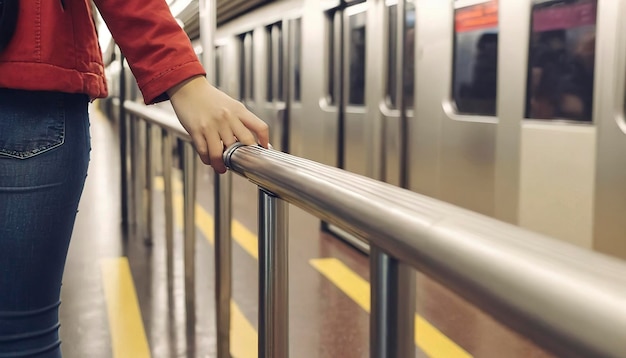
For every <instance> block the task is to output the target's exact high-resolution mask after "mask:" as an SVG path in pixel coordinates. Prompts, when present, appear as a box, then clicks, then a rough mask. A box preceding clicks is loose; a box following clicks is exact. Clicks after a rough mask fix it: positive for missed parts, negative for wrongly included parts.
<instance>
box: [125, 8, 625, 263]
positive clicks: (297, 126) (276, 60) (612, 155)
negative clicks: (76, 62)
mask: <svg viewBox="0 0 626 358" xmlns="http://www.w3.org/2000/svg"><path fill="white" fill-rule="evenodd" d="M624 17H626V2H623V1H612V0H500V1H498V0H456V1H453V0H413V1H411V0H367V1H348V0H341V1H340V0H328V1H319V0H285V1H273V2H268V4H266V5H264V6H260V7H257V8H256V9H254V10H253V11H249V12H246V13H245V14H241V15H240V16H238V17H236V18H235V19H233V20H230V21H227V22H224V23H220V24H219V27H218V31H217V37H216V49H215V53H216V57H215V63H216V73H215V80H216V85H218V86H219V87H220V88H221V89H222V90H224V91H226V92H227V93H229V94H230V95H232V96H235V97H238V98H240V99H241V101H242V102H243V103H245V104H246V105H247V106H248V107H249V108H250V109H251V110H253V111H254V112H255V113H256V114H257V115H259V116H260V117H261V118H263V119H264V120H266V121H267V122H268V123H269V124H270V126H271V131H272V132H271V134H272V140H273V144H274V146H275V147H277V148H278V149H280V150H284V151H289V152H291V153H292V154H295V155H298V156H303V157H306V158H309V159H313V160H316V161H319V162H322V163H326V164H330V165H335V166H338V167H342V168H344V169H346V170H349V171H353V172H356V173H360V174H363V175H366V176H370V177H373V178H377V179H380V180H383V181H387V182H389V183H392V184H394V185H399V186H403V187H406V188H409V189H411V190H414V191H417V192H420V193H424V194H426V195H429V196H433V197H436V198H439V199H442V200H445V201H448V202H450V203H453V204H455V205H459V206H462V207H465V208H468V209H471V210H474V211H477V212H480V213H483V214H486V215H489V216H494V217H496V218H499V219H501V220H505V221H508V222H512V223H515V224H518V225H521V226H523V227H526V228H530V229H532V230H536V231H539V232H542V233H545V234H548V235H551V236H554V237H556V238H559V239H562V240H566V241H570V242H572V243H573V244H576V245H580V246H583V247H588V248H593V249H596V250H600V251H602V252H605V253H608V254H611V255H615V256H618V257H622V258H626V239H625V238H626V220H624V219H623V218H624V216H625V215H626V185H624V182H625V181H626V161H625V160H624V158H625V157H626V123H625V122H624V98H625V95H624V88H625V79H626V22H624V21H622V19H623V18H624ZM185 21H186V20H184V19H183V20H182V22H185ZM190 33H192V32H190ZM118 66H119V65H118ZM114 81H115V80H114ZM134 94H135V95H136V94H137V93H136V91H135V92H134Z"/></svg>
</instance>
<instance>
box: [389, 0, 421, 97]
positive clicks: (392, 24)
mask: <svg viewBox="0 0 626 358" xmlns="http://www.w3.org/2000/svg"><path fill="white" fill-rule="evenodd" d="M388 19H389V21H388V24H389V26H388V31H389V45H388V46H389V48H388V50H387V105H388V106H389V107H390V108H393V109H396V108H398V94H397V92H398V83H397V81H398V79H399V78H402V79H403V95H404V104H405V106H406V108H412V107H413V91H414V89H413V88H414V83H413V82H414V78H413V77H414V74H415V63H414V59H415V55H414V51H415V47H414V42H415V5H414V4H413V2H412V1H410V0H409V1H405V27H404V28H405V33H404V68H403V69H402V71H399V70H398V63H397V61H396V54H397V53H398V50H397V49H398V41H400V40H399V38H398V5H396V4H392V5H391V6H389V8H388Z"/></svg>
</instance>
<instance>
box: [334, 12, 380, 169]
mask: <svg viewBox="0 0 626 358" xmlns="http://www.w3.org/2000/svg"><path fill="white" fill-rule="evenodd" d="M368 6H369V4H368V3H367V2H365V3H360V4H357V5H352V6H348V7H346V8H345V10H344V11H343V24H344V29H343V41H342V44H343V51H344V57H343V61H342V62H343V63H342V65H341V68H342V70H343V71H342V74H343V76H342V80H343V82H344V85H343V86H342V87H343V103H342V104H343V113H342V117H341V119H340V120H341V121H342V123H341V124H340V126H341V127H342V128H341V129H340V132H342V133H343V135H341V139H342V146H341V149H340V158H339V161H340V163H339V164H340V166H341V167H342V168H343V169H346V170H348V171H351V172H354V173H358V174H362V175H370V176H371V175H372V173H371V171H370V170H369V167H368V163H369V162H370V161H372V160H375V158H372V157H371V156H368V152H369V151H368V148H369V147H370V146H371V142H370V141H369V140H368V137H369V136H370V132H369V131H368V130H369V128H368V123H367V121H366V106H365V105H366V93H367V86H368V83H367V81H366V73H367V71H366V55H367V51H366V48H367V47H366V45H367V43H368V41H367V22H368V21H367V20H368V14H367V10H368Z"/></svg>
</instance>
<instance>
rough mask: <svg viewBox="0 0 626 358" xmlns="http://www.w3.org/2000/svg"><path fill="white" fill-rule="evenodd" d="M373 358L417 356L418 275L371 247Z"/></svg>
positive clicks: (371, 351)
mask: <svg viewBox="0 0 626 358" xmlns="http://www.w3.org/2000/svg"><path fill="white" fill-rule="evenodd" d="M370 272H371V297H372V305H371V306H372V312H371V315H370V342H371V343H370V356H371V357H377V358H404V357H413V356H414V355H415V341H414V337H415V334H414V332H415V327H414V325H415V280H416V279H415V273H414V271H413V270H412V269H411V268H410V267H408V266H407V265H404V264H401V263H400V262H399V261H398V260H396V259H394V258H392V257H390V256H389V255H387V254H385V253H384V252H382V251H381V250H380V249H379V248H377V247H374V246H371V251H370Z"/></svg>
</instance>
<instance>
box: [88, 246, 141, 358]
mask: <svg viewBox="0 0 626 358" xmlns="http://www.w3.org/2000/svg"><path fill="white" fill-rule="evenodd" d="M100 269H101V271H102V283H103V286H104V295H105V298H106V304H107V311H108V317H109V327H110V331H111V342H112V346H113V347H112V350H113V357H115V358H150V348H149V347H148V339H147V338H146V332H145V331H144V327H143V321H142V319H141V311H140V310H139V302H138V301H137V294H136V293H135V286H134V284H133V278H132V275H131V273H130V266H129V264H128V259H127V258H126V257H119V258H110V259H102V260H101V261H100Z"/></svg>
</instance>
